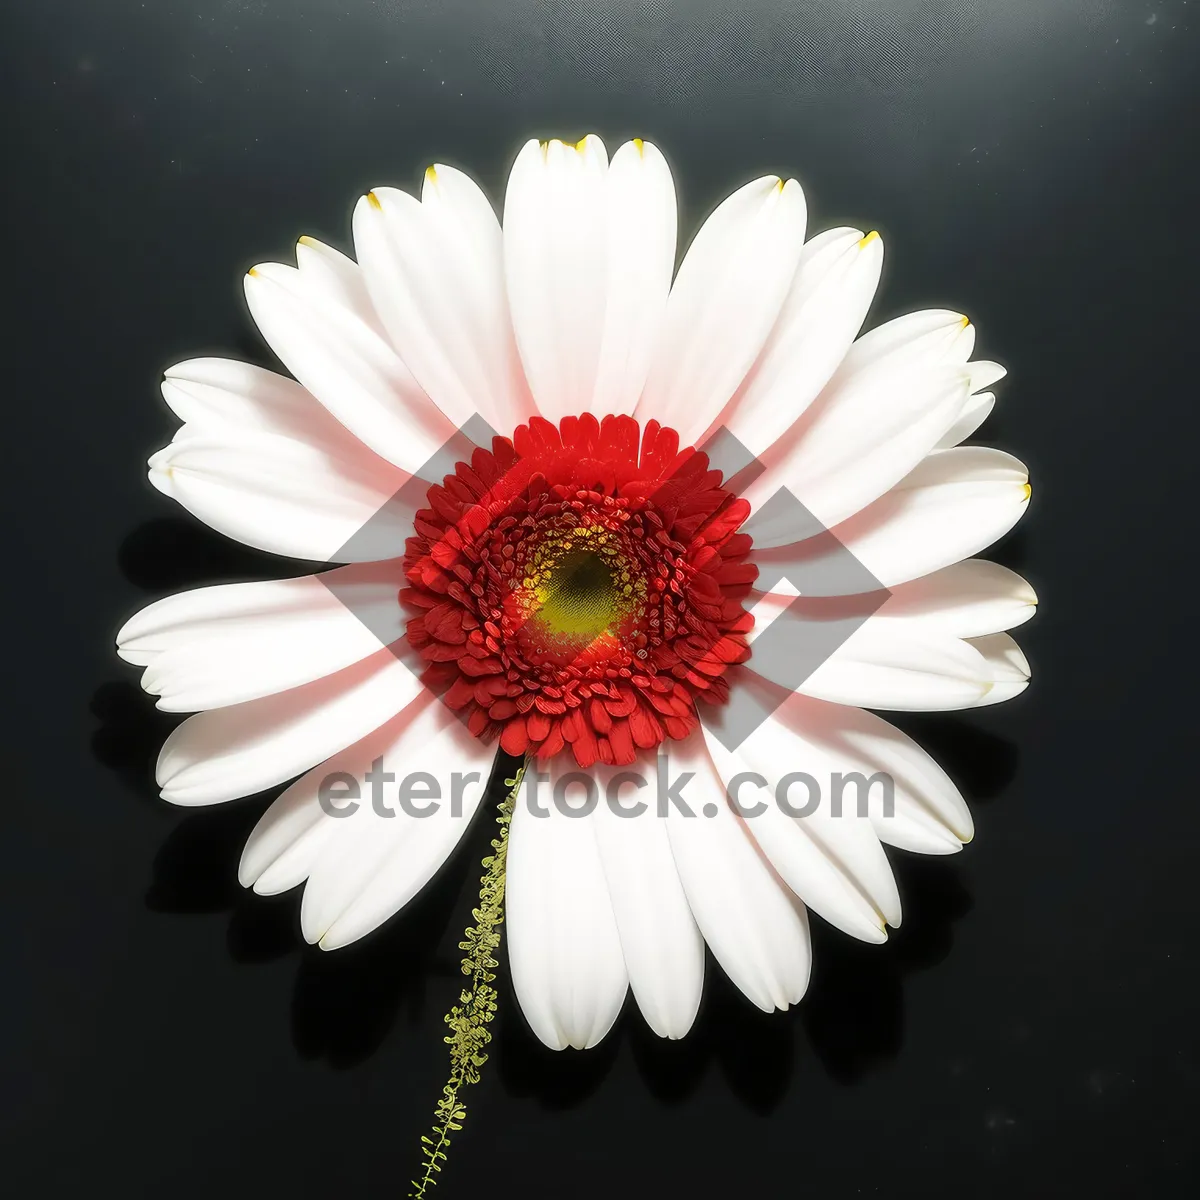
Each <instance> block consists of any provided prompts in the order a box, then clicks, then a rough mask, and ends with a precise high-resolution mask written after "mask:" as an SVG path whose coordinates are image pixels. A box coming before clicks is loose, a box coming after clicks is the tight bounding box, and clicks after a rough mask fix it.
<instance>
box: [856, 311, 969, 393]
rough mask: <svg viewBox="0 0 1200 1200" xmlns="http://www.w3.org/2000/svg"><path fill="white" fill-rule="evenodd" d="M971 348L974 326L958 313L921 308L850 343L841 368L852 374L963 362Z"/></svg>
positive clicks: (886, 323) (896, 318)
mask: <svg viewBox="0 0 1200 1200" xmlns="http://www.w3.org/2000/svg"><path fill="white" fill-rule="evenodd" d="M974 348H975V326H974V325H972V324H971V323H970V322H969V321H968V320H967V318H966V317H964V316H963V315H962V313H956V312H951V311H950V310H949V309H944V308H928V309H922V310H921V311H920V312H913V313H906V314H905V315H904V316H902V317H895V318H894V319H893V320H891V321H885V322H884V323H883V324H882V325H876V326H875V328H874V329H869V330H868V331H867V332H866V333H864V334H863V335H862V337H860V338H859V339H858V341H856V342H855V343H854V345H853V346H851V348H850V351H849V353H848V354H847V355H846V358H845V361H844V363H843V364H842V371H843V372H845V373H846V374H854V373H857V372H859V371H862V370H865V369H867V368H868V367H876V366H883V365H885V364H886V365H887V366H889V367H892V368H897V367H903V366H910V365H912V364H913V363H925V364H927V365H936V364H943V365H947V366H949V365H954V364H963V363H965V362H966V361H967V359H969V358H970V357H971V351H972V350H973V349H974ZM840 373H841V372H839V374H840ZM972 390H974V389H972Z"/></svg>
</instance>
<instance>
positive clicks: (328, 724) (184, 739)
mask: <svg viewBox="0 0 1200 1200" xmlns="http://www.w3.org/2000/svg"><path fill="white" fill-rule="evenodd" d="M420 688H421V683H420V681H419V680H418V679H417V678H416V676H415V675H413V674H412V672H411V671H410V670H409V669H408V668H407V667H406V666H405V665H404V664H403V663H402V662H401V661H400V660H399V659H398V658H396V657H395V656H394V655H393V654H392V653H391V651H390V650H380V651H378V652H377V653H375V654H373V655H371V657H370V658H366V659H363V660H362V661H361V662H358V663H355V664H354V665H353V666H350V667H347V668H346V669H345V670H343V671H339V672H338V673H337V674H336V675H330V676H327V677H326V678H324V679H318V680H315V681H314V682H312V683H307V684H304V685H303V686H302V687H298V688H292V689H291V690H289V691H286V692H278V693H276V694H275V695H273V696H263V697H261V698H260V699H258V700H248V701H246V702H245V703H244V704H233V705H230V706H229V707H227V708H216V709H213V710H211V711H210V712H202V713H197V714H196V715H195V716H193V717H188V719H187V720H186V721H184V722H183V724H182V725H180V726H179V727H178V728H177V729H175V730H174V731H173V732H172V733H171V735H170V736H169V737H168V738H167V740H166V741H165V742H164V743H163V748H162V750H161V752H160V753H159V756H158V766H157V768H156V772H155V774H156V777H157V779H158V784H159V786H160V787H161V788H162V798H163V799H164V800H166V801H169V802H170V803H171V804H180V805H187V806H191V805H199V804H219V803H221V802H222V801H224V800H234V799H236V798H237V797H239V796H249V795H252V794H253V793H255V792H260V791H262V790H263V789H264V788H269V787H274V786H275V785H276V784H278V783H283V781H284V780H286V779H291V778H292V777H293V776H295V775H299V774H300V773H301V772H303V771H307V770H308V769H309V768H310V767H313V766H315V765H316V764H317V763H319V762H321V761H322V760H324V759H326V758H329V757H330V756H331V755H333V754H336V753H337V752H338V751H339V750H341V749H343V748H344V747H345V746H348V745H350V743H351V742H355V741H357V740H358V739H359V738H361V737H363V736H364V735H365V734H367V733H369V732H370V731H371V730H372V729H377V728H378V727H379V726H380V725H382V724H383V723H384V721H386V720H387V719H388V718H389V717H391V716H393V715H394V714H395V713H397V712H399V711H400V710H401V709H402V708H404V707H405V706H406V705H407V704H408V703H409V702H410V701H411V700H412V699H413V698H414V697H415V696H416V695H417V693H418V691H419V690H420Z"/></svg>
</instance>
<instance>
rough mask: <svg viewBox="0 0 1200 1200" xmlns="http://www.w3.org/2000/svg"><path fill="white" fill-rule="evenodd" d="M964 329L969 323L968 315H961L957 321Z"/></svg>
mask: <svg viewBox="0 0 1200 1200" xmlns="http://www.w3.org/2000/svg"><path fill="white" fill-rule="evenodd" d="M958 323H959V324H960V325H961V326H962V327H963V328H964V329H966V327H967V326H968V325H970V323H971V318H970V317H961V318H960V319H959V322H958Z"/></svg>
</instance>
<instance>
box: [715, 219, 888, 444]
mask: <svg viewBox="0 0 1200 1200" xmlns="http://www.w3.org/2000/svg"><path fill="white" fill-rule="evenodd" d="M882 268H883V243H882V241H880V239H879V236H878V235H877V234H873V235H870V236H868V237H865V238H864V237H863V235H862V233H861V232H860V231H859V230H857V229H831V230H828V231H827V232H825V233H822V234H818V235H817V236H816V237H815V238H812V239H811V240H810V241H809V242H807V243H806V244H805V246H804V250H803V252H802V253H801V255H800V265H799V267H798V268H797V270H796V275H795V278H794V279H793V281H792V286H791V288H790V290H789V291H788V295H787V299H786V300H785V301H784V303H783V310H782V312H780V314H779V319H778V320H777V321H776V322H775V327H774V328H773V329H772V330H771V335H770V337H768V338H767V343H766V345H765V346H764V347H763V351H762V353H761V354H760V355H759V357H758V361H757V362H755V364H754V366H753V367H752V368H751V370H750V373H749V374H748V375H747V376H746V378H745V380H744V381H743V382H742V385H741V387H740V388H739V389H738V391H737V394H736V395H735V396H734V397H733V399H732V400H731V401H730V403H729V405H728V406H727V408H726V410H725V412H724V413H723V414H722V415H721V417H720V418H718V422H717V423H718V424H720V425H723V426H724V427H725V428H726V429H728V430H729V431H730V432H731V433H732V434H733V435H734V436H735V437H736V438H737V439H738V440H739V441H740V442H741V443H742V444H743V445H744V446H745V447H746V448H747V449H748V450H749V451H750V452H751V453H752V454H754V455H759V454H762V453H763V451H765V450H766V449H767V448H768V447H769V446H771V445H772V444H773V443H774V442H775V441H776V439H778V438H779V437H780V436H781V435H782V434H783V433H784V432H785V431H786V430H787V429H789V428H790V427H791V426H792V425H793V424H794V423H795V422H796V421H797V420H798V419H799V417H800V415H801V414H802V413H803V412H804V411H805V409H807V408H808V406H809V404H810V403H812V401H813V400H814V399H816V397H817V395H818V394H819V393H820V391H821V389H822V388H823V387H824V386H825V385H826V383H828V382H829V379H830V377H831V376H832V375H833V373H834V370H835V369H836V368H837V366H838V364H839V363H841V361H842V359H843V357H844V356H845V354H846V351H847V350H848V349H849V347H850V344H851V343H852V342H853V341H854V337H855V335H856V334H857V333H858V331H859V329H860V328H861V327H862V323H863V320H864V319H865V318H866V315H867V309H868V308H870V306H871V300H872V299H873V298H874V296H875V289H876V287H878V285H879V273H880V271H881V270H882Z"/></svg>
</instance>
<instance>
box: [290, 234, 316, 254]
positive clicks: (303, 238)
mask: <svg viewBox="0 0 1200 1200" xmlns="http://www.w3.org/2000/svg"><path fill="white" fill-rule="evenodd" d="M320 244H321V243H320V242H318V241H317V239H316V238H311V237H309V236H308V234H307V233H302V234H301V235H300V236H299V237H298V238H297V239H296V245H297V246H308V247H309V249H311V250H316V249H317V248H318V247H319V246H320Z"/></svg>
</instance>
